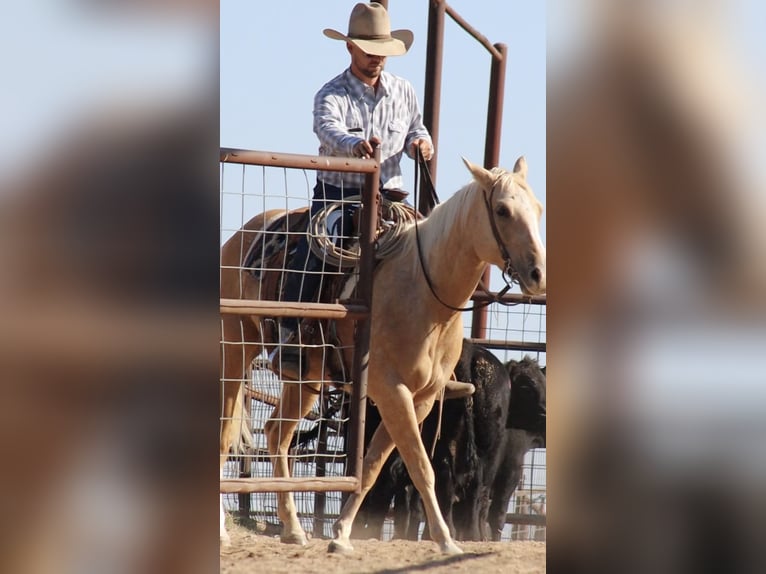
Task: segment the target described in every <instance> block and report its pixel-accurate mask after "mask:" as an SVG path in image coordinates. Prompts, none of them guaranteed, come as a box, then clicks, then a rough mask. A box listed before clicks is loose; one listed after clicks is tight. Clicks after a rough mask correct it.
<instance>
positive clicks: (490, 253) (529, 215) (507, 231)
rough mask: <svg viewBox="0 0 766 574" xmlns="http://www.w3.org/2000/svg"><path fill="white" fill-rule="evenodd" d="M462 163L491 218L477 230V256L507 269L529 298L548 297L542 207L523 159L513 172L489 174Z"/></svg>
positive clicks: (482, 169)
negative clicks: (528, 178)
mask: <svg viewBox="0 0 766 574" xmlns="http://www.w3.org/2000/svg"><path fill="white" fill-rule="evenodd" d="M463 162H465V165H466V166H467V167H468V170H469V171H470V172H471V174H472V175H473V177H474V180H475V181H476V183H477V185H478V187H479V188H481V193H482V194H483V197H484V200H483V202H482V203H483V204H484V205H485V209H484V210H483V217H488V218H489V223H488V224H484V223H481V224H480V225H477V226H476V231H477V233H481V235H480V236H479V238H478V239H479V241H478V243H477V252H478V254H479V255H480V256H481V257H482V258H483V259H484V260H485V261H487V262H489V263H492V264H494V265H497V266H498V267H500V268H501V269H506V270H507V271H508V273H509V274H510V275H511V276H512V278H513V279H517V280H518V281H519V285H520V286H521V290H522V291H523V292H524V293H525V294H526V295H540V294H543V293H545V278H546V277H545V247H544V246H543V242H542V240H541V239H540V217H541V216H542V213H543V206H542V204H541V203H540V202H539V201H538V200H537V198H536V197H535V196H534V194H533V193H532V189H531V188H530V187H529V184H527V179H526V177H527V162H526V160H525V159H524V158H523V157H520V158H519V159H518V160H517V161H516V165H515V166H514V168H513V172H508V171H506V170H504V169H500V168H493V169H492V170H491V171H490V170H487V169H484V168H483V167H480V166H478V165H474V164H472V163H471V162H470V161H468V160H466V159H465V158H463ZM480 230H482V231H481V232H480Z"/></svg>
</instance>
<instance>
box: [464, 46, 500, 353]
mask: <svg viewBox="0 0 766 574" xmlns="http://www.w3.org/2000/svg"><path fill="white" fill-rule="evenodd" d="M494 47H495V48H496V49H497V51H498V52H500V57H499V58H497V57H494V56H493V58H492V72H491V76H490V80H489V105H488V107H487V135H486V138H485V140H484V167H485V168H487V169H491V168H493V167H497V165H498V163H500V135H501V132H502V127H503V98H504V95H505V68H506V62H507V61H508V47H507V46H506V45H505V44H494ZM481 280H482V281H483V283H484V285H485V286H486V287H487V289H489V281H490V268H489V267H487V268H486V269H484V273H483V274H482V277H481ZM486 330H487V308H486V307H482V308H481V309H474V311H473V319H472V321H471V338H473V339H484V338H486Z"/></svg>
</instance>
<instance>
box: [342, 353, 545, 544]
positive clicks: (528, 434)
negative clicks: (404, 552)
mask: <svg viewBox="0 0 766 574" xmlns="http://www.w3.org/2000/svg"><path fill="white" fill-rule="evenodd" d="M455 374H456V376H457V378H458V380H462V381H470V382H471V383H473V384H474V385H475V387H476V392H475V393H474V395H473V396H472V397H470V398H467V399H453V400H448V401H445V403H444V405H443V412H442V423H441V429H440V434H439V438H438V440H436V443H435V444H434V437H435V435H436V430H437V424H438V418H439V413H438V409H439V405H438V403H437V405H436V406H435V407H434V409H433V411H432V412H431V414H430V415H429V416H428V417H427V418H426V420H425V421H424V423H423V441H424V444H425V445H426V448H428V449H429V450H430V449H433V457H432V464H433V467H434V471H435V475H436V493H437V497H438V500H439V506H440V508H441V510H442V514H443V515H444V519H445V521H446V522H447V524H448V526H449V527H450V531H451V532H452V533H453V536H455V537H456V539H458V540H487V539H489V538H490V536H491V537H492V539H495V540H497V539H499V536H500V532H501V531H502V528H503V525H504V524H505V512H506V509H507V507H508V501H509V500H510V497H511V495H512V494H513V491H514V489H515V488H516V486H517V485H518V482H519V479H520V476H521V465H522V463H523V459H524V455H525V454H526V452H527V451H528V450H529V449H530V448H534V447H537V446H544V444H545V377H544V374H543V373H542V371H541V370H540V368H539V367H538V366H537V363H536V362H535V361H534V360H532V359H529V358H525V359H524V360H523V361H519V362H517V361H511V362H510V363H509V364H508V365H507V366H505V365H503V364H502V363H501V362H500V361H499V360H498V359H497V358H496V357H495V355H493V354H492V353H490V352H489V351H488V350H487V349H484V348H483V347H480V346H477V345H473V344H471V343H470V342H468V341H464V344H463V352H462V354H461V357H460V360H459V362H458V365H457V367H456V368H455ZM512 377H516V378H517V382H516V384H515V385H513V384H511V378H512ZM379 420H380V418H379V415H378V414H377V411H376V410H375V409H374V407H373V408H369V409H368V416H367V429H368V432H369V433H370V435H371V433H372V431H373V430H374V429H375V427H376V425H377V423H378V422H379ZM367 438H369V436H368V437H367ZM392 497H393V498H394V499H395V537H397V538H410V539H417V536H418V528H419V524H420V520H421V518H422V513H421V511H420V505H419V498H418V495H417V491H415V489H414V488H413V487H412V485H411V482H410V481H409V476H408V475H407V471H406V468H405V467H404V464H403V463H402V461H401V459H400V458H399V456H398V455H397V453H396V451H394V453H393V454H392V455H391V457H390V458H389V460H388V461H387V462H386V464H385V466H384V468H383V470H382V471H381V474H380V476H379V478H378V481H377V482H376V484H375V486H374V487H373V488H372V490H370V492H369V493H368V495H367V498H366V499H365V502H364V504H363V506H362V509H361V510H360V512H359V515H358V517H357V521H356V522H355V524H354V532H353V535H354V536H356V537H368V538H369V537H372V538H380V535H381V531H382V526H383V522H384V519H385V516H386V514H387V512H388V509H389V507H390V504H391V499H392ZM488 522H489V528H490V532H488V531H487V523H488Z"/></svg>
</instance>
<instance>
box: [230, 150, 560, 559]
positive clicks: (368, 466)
mask: <svg viewBox="0 0 766 574" xmlns="http://www.w3.org/2000/svg"><path fill="white" fill-rule="evenodd" d="M464 162H465V164H466V166H467V167H468V169H469V171H470V172H471V174H472V175H473V181H472V182H471V183H469V184H468V185H466V186H464V187H463V188H462V189H460V190H459V191H457V192H456V193H455V194H454V195H453V196H452V197H451V198H450V199H449V200H447V201H445V202H444V203H442V204H440V205H438V206H437V207H436V208H435V209H434V210H433V212H432V213H431V214H430V215H429V217H428V218H427V219H425V220H421V221H420V222H419V223H418V224H417V226H415V225H414V224H412V223H410V224H409V225H408V226H406V227H405V228H404V230H403V231H402V232H401V234H400V238H399V240H398V241H399V245H398V248H397V249H395V250H392V252H391V253H390V254H389V255H388V256H387V257H386V259H384V260H382V261H380V262H379V264H378V266H377V268H376V271H375V279H374V284H373V304H372V314H371V341H370V355H369V367H368V369H369V370H368V384H367V394H368V396H369V398H370V399H371V400H373V401H374V402H375V404H376V405H377V407H378V410H379V411H380V415H381V418H382V420H383V424H382V425H379V426H378V428H377V430H376V431H375V433H374V435H373V437H372V440H371V442H370V444H369V446H368V449H367V454H366V456H365V458H364V464H363V470H362V488H361V492H360V493H359V494H351V495H350V496H349V498H348V500H347V501H346V504H345V505H344V506H343V509H342V511H341V515H340V518H339V519H338V521H337V522H336V523H335V525H334V527H333V530H334V533H335V539H334V540H333V541H332V542H331V543H330V548H329V549H330V550H331V551H337V552H347V551H351V550H352V549H353V548H352V546H351V543H350V541H349V534H350V532H351V525H352V523H353V520H354V517H355V516H356V513H357V511H358V510H359V507H360V505H361V503H362V500H363V499H364V496H365V495H366V493H367V492H368V491H369V490H370V488H371V487H372V485H373V483H374V482H375V479H376V478H377V476H378V473H379V472H380V468H381V466H382V465H383V463H384V462H385V460H386V459H387V458H388V456H389V454H390V453H391V452H392V450H393V449H394V446H396V447H397V448H398V449H399V452H400V454H401V456H402V459H403V460H404V462H405V464H406V466H407V469H408V471H409V474H410V477H411V478H412V481H413V484H414V485H415V487H416V488H417V489H418V491H419V492H420V494H421V497H422V500H423V505H424V507H425V511H426V516H427V519H428V525H429V528H430V533H431V538H432V539H433V540H434V541H436V542H437V543H438V544H439V547H440V549H441V551H442V552H444V553H448V554H457V553H461V552H462V551H461V550H460V548H458V546H457V545H456V544H455V542H454V541H453V539H452V537H451V535H450V533H449V529H448V528H447V525H446V523H445V521H444V519H443V517H442V514H441V512H440V510H439V506H438V504H437V500H436V494H435V492H434V473H433V469H432V468H431V464H430V462H429V458H428V453H427V451H426V449H425V447H424V445H423V442H422V440H421V438H420V433H419V429H418V424H419V423H420V422H421V421H422V420H423V419H424V418H425V417H426V415H427V414H428V413H429V412H430V410H431V407H432V406H433V404H434V401H435V400H436V398H437V396H438V395H439V393H440V392H441V390H442V389H444V387H445V385H446V383H447V381H448V379H449V378H450V375H451V374H452V372H453V370H454V368H455V365H456V363H457V361H458V358H459V356H460V350H461V347H462V342H463V324H462V316H461V313H460V312H459V309H458V307H459V306H461V305H464V304H465V303H466V302H467V301H468V300H469V298H470V297H471V295H472V294H473V292H474V290H475V288H476V285H477V283H478V281H479V279H480V278H481V275H482V272H483V270H484V268H485V267H486V265H487V264H488V263H489V264H493V265H497V266H498V267H500V268H502V269H504V270H506V271H507V272H508V273H509V274H510V275H511V277H513V278H514V279H515V280H517V281H518V282H519V284H520V286H521V289H522V291H523V292H524V293H525V294H528V295H537V294H542V293H544V292H545V281H546V279H545V277H546V275H545V247H544V246H543V244H542V241H541V239H540V233H539V221H540V217H541V215H542V205H541V204H540V202H539V201H538V200H537V199H536V198H535V196H534V194H533V193H532V190H531V189H530V187H529V186H528V184H527V183H526V173H527V166H526V161H525V160H524V158H523V157H522V158H519V159H518V161H517V162H516V165H515V166H514V170H513V172H508V171H506V170H503V169H500V168H494V169H492V170H486V169H484V168H482V167H479V166H476V165H474V164H472V163H470V162H468V161H467V160H464ZM278 215H280V214H279V213H277V212H269V213H265V214H262V215H259V216H256V217H255V218H253V220H251V221H250V222H248V224H247V225H246V226H245V230H247V229H251V230H255V229H266V227H268V225H269V221H273V220H274V218H275V217H276V216H278ZM253 235H254V234H243V233H242V232H240V234H237V235H235V236H234V237H233V238H232V239H230V240H229V241H228V242H227V243H226V244H225V245H224V247H223V249H222V256H221V263H222V267H223V269H224V271H222V274H221V296H222V297H234V298H239V297H242V298H256V299H257V298H259V295H260V292H261V286H260V285H259V282H258V280H256V279H255V278H254V277H253V276H252V275H250V274H248V273H246V272H244V271H240V270H237V269H235V267H236V266H238V265H241V261H242V256H243V253H245V252H246V251H247V249H248V248H249V245H250V243H252V241H253V240H254V236H253ZM424 270H425V273H426V274H427V275H428V278H430V281H429V279H428V278H426V276H425V275H424ZM429 282H430V286H429ZM259 323H260V322H259V321H258V320H257V319H256V320H252V319H250V318H248V317H238V316H229V315H227V316H224V318H223V328H224V335H223V336H224V341H232V342H241V341H243V340H244V341H252V342H260V341H264V338H263V329H262V328H261V327H260V326H259ZM341 323H343V324H341ZM352 329H353V324H352V323H351V322H350V321H345V322H339V324H338V330H337V332H338V338H339V339H340V341H351V340H352V339H351V338H350V333H351V332H352ZM266 342H268V341H266ZM272 342H273V341H272ZM258 350H259V347H258V346H257V345H242V344H241V343H240V344H238V345H237V344H232V345H226V344H224V356H223V364H222V380H223V381H239V380H241V379H242V378H243V377H242V375H243V367H247V366H249V365H250V362H251V361H252V359H253V357H254V355H255V354H256V353H257V351H258ZM310 350H311V349H307V352H309V351H310ZM317 364H321V361H312V360H311V358H310V357H309V360H308V365H309V373H307V376H306V377H305V378H308V379H314V380H316V379H318V378H319V377H316V376H312V373H311V371H313V370H315V369H316V368H317ZM316 374H317V373H314V375H316ZM320 374H321V373H320ZM325 380H326V379H325ZM320 384H321V383H319V382H310V383H302V384H286V385H284V386H283V391H282V396H281V397H280V400H279V403H278V404H277V405H276V407H275V408H274V412H273V413H272V417H271V418H270V419H269V421H268V422H267V423H266V425H265V428H264V430H265V433H266V435H267V442H268V447H269V451H270V453H271V454H272V455H275V463H274V476H275V477H281V476H289V469H288V461H287V449H288V447H289V444H290V440H291V438H292V434H293V431H294V430H295V428H296V426H297V422H298V421H299V420H300V419H301V418H302V417H304V416H305V415H306V414H307V413H308V412H309V411H310V410H311V407H312V406H313V403H314V401H315V399H316V393H317V391H318V390H319V386H320ZM239 388H240V385H239V383H236V384H235V383H228V384H227V383H224V388H223V395H222V398H223V416H222V422H221V464H223V462H224V461H225V458H226V455H227V453H228V451H229V447H230V444H231V440H232V425H231V416H232V412H233V408H234V404H235V402H236V397H237V393H238V391H239ZM277 499H278V513H279V518H280V520H281V521H282V523H283V530H282V536H281V539H282V542H286V543H296V544H305V543H306V535H305V533H304V532H303V529H302V528H301V526H300V523H299V521H298V516H297V513H296V509H295V503H294V501H293V497H292V494H291V493H285V494H281V493H280V494H279V495H278V497H277ZM224 535H225V531H224V530H223V527H222V536H224Z"/></svg>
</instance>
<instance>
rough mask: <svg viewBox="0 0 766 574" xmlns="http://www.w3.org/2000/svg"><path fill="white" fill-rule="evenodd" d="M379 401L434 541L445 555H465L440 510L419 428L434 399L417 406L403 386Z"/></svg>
mask: <svg viewBox="0 0 766 574" xmlns="http://www.w3.org/2000/svg"><path fill="white" fill-rule="evenodd" d="M377 402H378V410H379V411H380V414H381V417H382V418H383V423H384V424H385V425H386V428H387V429H388V430H389V433H390V434H391V437H392V438H393V440H394V443H395V444H396V446H397V448H398V449H399V454H400V455H401V456H402V460H404V464H405V465H406V466H407V470H408V471H409V474H410V478H411V479H412V483H413V484H414V485H415V488H417V490H418V492H419V493H420V496H421V499H422V501H423V506H424V508H425V511H426V518H427V522H428V528H429V531H430V533H431V538H432V539H433V540H434V541H435V542H436V543H437V544H439V548H440V549H441V551H442V552H443V553H445V554H462V552H463V551H462V550H460V548H458V546H457V544H455V541H454V540H453V539H452V536H451V535H450V532H449V528H448V527H447V524H446V522H444V518H443V517H442V514H441V511H440V510H439V504H438V502H437V500H436V491H435V489H434V482H435V479H434V470H433V468H432V467H431V461H430V460H429V458H428V452H427V451H426V448H425V446H424V445H423V441H422V439H421V437H420V430H419V428H418V424H419V423H420V421H422V420H423V419H424V418H425V417H426V415H427V414H428V413H429V412H430V411H431V407H432V406H433V403H434V397H433V396H431V397H427V398H423V399H420V400H418V403H417V406H416V405H415V403H414V402H413V398H412V394H411V393H410V391H409V390H408V389H407V388H406V387H404V386H403V385H397V386H396V387H395V388H394V389H392V390H391V391H390V392H387V393H385V395H384V396H383V397H379V398H378V401H377Z"/></svg>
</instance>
